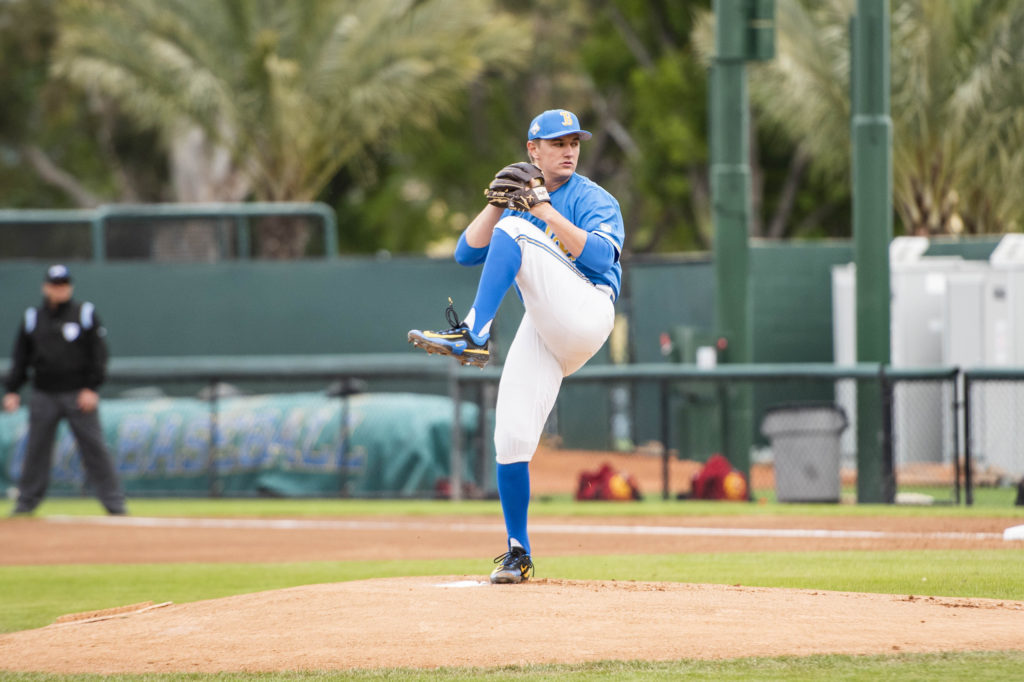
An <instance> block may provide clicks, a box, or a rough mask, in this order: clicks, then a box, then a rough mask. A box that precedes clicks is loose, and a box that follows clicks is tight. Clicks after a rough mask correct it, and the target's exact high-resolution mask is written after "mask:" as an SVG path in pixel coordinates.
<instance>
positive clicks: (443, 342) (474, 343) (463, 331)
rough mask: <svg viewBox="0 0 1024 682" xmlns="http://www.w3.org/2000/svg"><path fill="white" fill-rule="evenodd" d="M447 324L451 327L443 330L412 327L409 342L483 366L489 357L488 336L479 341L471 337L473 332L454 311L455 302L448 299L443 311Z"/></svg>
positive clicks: (465, 363) (463, 362) (464, 362)
mask: <svg viewBox="0 0 1024 682" xmlns="http://www.w3.org/2000/svg"><path fill="white" fill-rule="evenodd" d="M444 314H445V317H446V318H447V320H448V324H450V325H451V326H452V327H451V329H446V330H445V331H443V332H431V331H420V330H419V329H412V330H410V331H409V343H411V344H413V345H414V346H417V347H419V348H422V349H423V350H425V351H427V352H428V353H431V354H434V353H437V354H440V355H451V356H452V357H454V358H455V359H456V360H458V361H459V362H461V363H462V364H463V365H475V366H477V367H483V366H484V365H486V364H487V361H488V360H490V359H491V351H490V350H489V349H488V346H489V345H490V337H486V338H484V339H483V340H481V341H478V340H477V339H475V338H473V333H472V332H471V331H470V330H469V327H467V326H466V324H465V323H464V322H462V321H461V320H459V315H458V313H456V312H455V304H453V303H452V299H450V298H449V299H448V308H447V309H446V310H445V311H444Z"/></svg>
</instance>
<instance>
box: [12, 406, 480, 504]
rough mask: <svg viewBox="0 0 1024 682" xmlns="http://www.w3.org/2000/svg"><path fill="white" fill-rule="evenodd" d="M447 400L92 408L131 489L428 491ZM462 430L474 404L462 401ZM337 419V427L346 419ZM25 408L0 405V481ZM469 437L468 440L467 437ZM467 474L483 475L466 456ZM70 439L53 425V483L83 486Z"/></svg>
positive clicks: (23, 431)
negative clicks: (2, 410)
mask: <svg viewBox="0 0 1024 682" xmlns="http://www.w3.org/2000/svg"><path fill="white" fill-rule="evenodd" d="M452 416H453V408H452V401H451V400H450V399H449V398H447V397H441V396H429V395H418V394H407V393H381V394H365V395H356V396H351V397H349V398H347V399H341V398H337V397H330V396H326V395H324V394H322V393H294V394H274V395H262V396H245V397H232V398H223V399H220V400H218V401H216V402H215V403H211V402H209V401H204V400H199V399H194V398H161V399H150V400H128V399H108V400H105V401H103V402H102V403H101V406H100V420H101V422H102V424H103V431H104V434H105V438H106V442H107V447H108V448H109V449H110V453H111V456H112V457H113V459H114V462H115V465H116V467H117V470H118V472H119V473H120V476H121V481H122V483H123V485H124V488H125V492H126V493H127V494H128V495H129V496H131V495H137V496H139V495H150V496H157V495H178V496H207V495H226V496H252V495H274V496H317V497H332V496H339V495H343V494H348V495H354V496H424V495H432V494H433V493H434V491H435V489H436V488H437V486H438V483H439V481H442V480H444V479H447V478H448V476H449V474H450V470H449V469H450V452H451V440H452ZM459 416H460V420H459V423H460V425H461V426H462V442H463V444H467V443H470V442H472V439H473V438H474V437H475V435H476V429H477V407H476V405H474V404H471V403H463V404H462V406H461V409H460V415H459ZM343 424H344V428H343ZM27 432H28V414H27V410H26V409H25V408H22V409H21V410H18V411H17V412H14V413H11V414H4V415H0V484H3V486H4V487H5V488H11V487H13V486H15V485H16V482H17V480H18V476H19V475H20V472H21V467H22V463H23V461H24V457H25V445H26V436H27ZM464 448H465V445H464ZM469 460H471V458H470V457H468V456H467V457H465V458H464V461H466V462H467V465H466V467H465V470H464V471H463V480H464V481H467V482H469V483H472V484H477V485H480V483H481V482H480V481H476V480H475V479H474V475H473V469H474V467H472V466H469ZM85 478H86V477H85V472H84V470H83V469H82V465H81V459H80V457H79V456H78V446H77V444H76V443H75V440H74V437H73V436H72V434H71V432H70V430H69V429H68V427H67V424H66V423H62V424H61V425H60V427H59V429H58V432H57V442H56V447H55V448H54V461H53V467H52V477H51V487H50V491H51V492H52V493H55V494H78V493H81V492H84V491H85V490H86V485H87V484H86V480H85Z"/></svg>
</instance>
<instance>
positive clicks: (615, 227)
mask: <svg viewBox="0 0 1024 682" xmlns="http://www.w3.org/2000/svg"><path fill="white" fill-rule="evenodd" d="M550 196H551V205H552V206H554V207H555V210H557V211H558V212H559V213H561V214H562V215H563V216H564V217H565V218H566V219H567V220H568V221H569V222H571V223H572V224H573V225H575V226H576V227H578V228H580V229H581V230H586V231H587V232H592V233H594V234H596V235H597V236H599V237H604V238H605V239H607V240H608V241H609V242H611V244H612V246H613V247H614V248H615V262H614V263H613V264H612V266H611V267H610V268H609V269H608V270H606V271H604V272H595V271H593V270H591V269H589V268H587V267H586V266H584V265H582V264H581V263H578V262H576V258H575V257H573V256H570V255H569V253H568V252H567V251H566V250H565V248H564V247H563V246H562V245H561V244H560V243H559V242H558V238H557V237H555V233H554V230H552V229H551V228H549V227H548V226H547V223H545V222H544V221H543V220H541V219H540V218H536V217H534V216H533V215H532V214H530V213H523V212H520V211H512V210H509V209H505V211H504V212H503V213H502V214H501V217H502V218H504V217H505V216H508V215H514V216H518V217H520V218H524V219H525V220H529V221H530V222H531V223H533V224H534V225H536V226H537V227H539V228H540V229H542V230H544V232H545V234H547V235H548V237H550V238H551V240H552V241H554V242H555V244H557V245H558V248H559V249H561V250H562V253H564V254H565V255H566V256H567V257H568V258H569V260H570V261H571V262H573V264H574V265H575V266H576V269H577V270H579V271H580V272H581V273H583V275H584V276H585V277H586V278H587V279H589V280H590V281H591V282H593V283H594V284H606V285H608V286H610V287H611V288H612V289H613V290H614V291H615V298H618V297H619V289H620V287H621V286H622V265H621V264H620V263H619V255H620V254H622V244H623V242H624V240H625V238H626V232H625V227H624V226H623V224H622V211H621V210H620V209H619V202H618V201H616V200H615V197H613V196H612V195H611V194H609V193H608V192H607V191H605V189H604V188H603V187H601V186H600V185H598V184H597V183H596V182H594V181H592V180H590V179H589V178H587V177H584V176H582V175H580V174H578V173H573V175H572V177H571V178H569V180H568V181H567V182H566V183H565V184H564V185H562V186H561V187H559V188H558V189H556V190H555V191H554V192H551V194H550Z"/></svg>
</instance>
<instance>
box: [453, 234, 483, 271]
mask: <svg viewBox="0 0 1024 682" xmlns="http://www.w3.org/2000/svg"><path fill="white" fill-rule="evenodd" d="M487 249H488V247H486V246H481V247H480V248H479V249H477V248H473V247H472V246H470V245H469V244H468V243H466V233H465V232H463V233H462V235H461V236H460V237H459V243H458V244H456V245H455V262H456V263H458V264H459V265H479V264H480V263H483V262H484V259H485V258H487Z"/></svg>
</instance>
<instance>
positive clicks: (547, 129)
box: [526, 109, 593, 140]
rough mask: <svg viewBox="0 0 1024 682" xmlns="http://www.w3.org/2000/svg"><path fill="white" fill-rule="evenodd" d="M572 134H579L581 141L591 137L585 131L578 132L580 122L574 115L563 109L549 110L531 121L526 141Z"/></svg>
mask: <svg viewBox="0 0 1024 682" xmlns="http://www.w3.org/2000/svg"><path fill="white" fill-rule="evenodd" d="M573 133H579V136H580V139H581V140H589V139H590V138H591V137H593V136H592V135H591V134H590V133H588V132H587V131H586V130H580V120H579V119H578V118H576V114H574V113H572V112H571V111H566V110H565V109H549V110H547V111H545V112H544V113H543V114H540V115H539V116H537V117H536V118H535V119H533V121H532V122H531V123H530V130H529V131H528V132H527V135H526V139H528V140H550V139H552V138H556V137H562V136H563V135H571V134H573Z"/></svg>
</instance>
